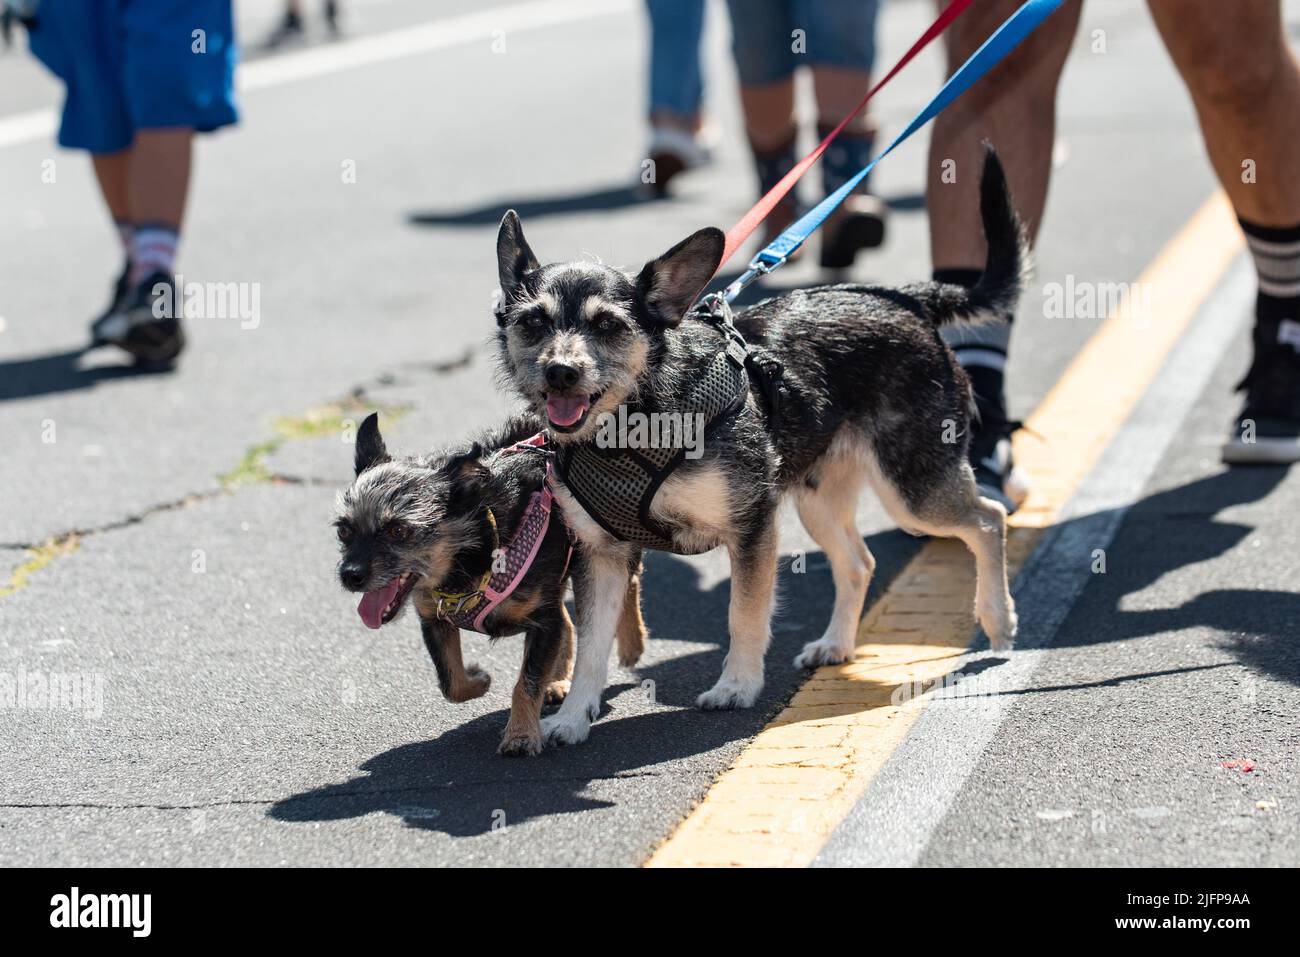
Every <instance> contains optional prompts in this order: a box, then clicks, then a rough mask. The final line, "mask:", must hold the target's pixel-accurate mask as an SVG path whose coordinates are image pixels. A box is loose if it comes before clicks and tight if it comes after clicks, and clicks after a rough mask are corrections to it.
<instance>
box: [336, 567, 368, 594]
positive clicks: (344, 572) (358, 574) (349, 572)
mask: <svg viewBox="0 0 1300 957" xmlns="http://www.w3.org/2000/svg"><path fill="white" fill-rule="evenodd" d="M369 574H370V569H369V568H367V567H366V566H365V565H363V564H361V563H360V562H348V563H347V564H346V565H344V566H343V567H342V568H340V569H339V579H340V580H341V581H342V582H343V587H344V588H350V589H352V590H353V591H360V590H361V586H362V585H364V584H365V583H366V578H367V577H368V576H369Z"/></svg>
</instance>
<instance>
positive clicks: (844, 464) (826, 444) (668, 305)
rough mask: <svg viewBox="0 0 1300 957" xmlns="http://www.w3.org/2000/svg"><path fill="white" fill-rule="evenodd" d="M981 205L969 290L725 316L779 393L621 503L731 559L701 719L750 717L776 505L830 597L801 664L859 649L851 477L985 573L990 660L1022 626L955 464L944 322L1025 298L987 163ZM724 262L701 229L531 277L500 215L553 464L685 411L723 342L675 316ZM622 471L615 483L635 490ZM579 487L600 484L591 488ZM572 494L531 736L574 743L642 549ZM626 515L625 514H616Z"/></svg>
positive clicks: (959, 450) (726, 423)
mask: <svg viewBox="0 0 1300 957" xmlns="http://www.w3.org/2000/svg"><path fill="white" fill-rule="evenodd" d="M980 211H981V214H982V218H983V224H984V232H985V235H986V237H987V239H988V259H987V262H986V264H985V269H984V273H983V276H982V278H981V279H980V281H979V283H978V284H977V285H976V286H975V287H974V288H972V289H965V288H962V287H959V286H952V285H944V284H940V283H934V282H923V283H914V284H911V285H907V286H903V287H901V288H885V287H877V286H861V285H837V286H827V287H822V288H817V289H807V290H799V291H796V292H792V293H789V294H787V295H782V296H778V297H776V298H772V299H768V300H766V301H764V302H761V303H759V304H757V305H755V306H753V307H751V308H750V309H748V310H746V311H745V312H744V313H743V314H741V315H740V316H739V317H738V318H737V319H736V321H735V325H736V327H737V328H738V329H739V331H740V332H741V333H742V334H743V335H744V337H745V339H746V340H747V341H748V343H749V344H750V345H751V346H752V347H754V349H755V354H756V355H757V356H759V357H760V358H762V359H763V360H764V361H765V362H767V363H768V365H769V366H771V365H773V364H779V365H780V366H783V373H782V374H781V376H780V378H779V379H776V387H775V390H774V391H775V393H776V395H775V396H774V397H769V396H768V395H766V394H760V392H761V390H760V389H758V388H753V387H750V388H749V389H748V391H747V394H744V395H742V397H741V398H740V400H739V401H738V403H737V404H736V406H735V407H733V408H731V409H729V410H727V411H725V412H724V413H722V414H719V415H717V417H716V418H715V419H714V420H713V421H711V422H710V423H709V425H708V431H707V433H706V438H705V441H704V449H703V454H702V455H699V456H698V457H695V458H691V457H679V459H678V462H677V464H676V465H675V468H672V470H671V471H670V472H668V473H667V474H665V473H664V472H663V471H657V472H655V473H654V475H653V479H652V481H651V483H650V488H649V490H648V491H647V492H646V495H645V496H644V497H643V498H642V499H641V502H640V507H639V509H636V510H634V511H636V512H637V514H638V518H637V521H639V522H640V523H641V524H642V525H647V526H651V527H652V528H653V529H654V530H655V531H656V533H658V534H659V535H661V536H664V537H666V539H667V545H666V546H662V545H661V546H659V547H668V548H670V549H671V550H674V551H680V552H684V553H692V552H697V551H700V550H702V549H705V548H712V547H715V546H719V545H722V546H725V547H726V548H727V550H728V552H729V554H730V559H731V571H732V581H731V605H730V614H729V618H730V632H731V635H730V638H731V641H730V648H729V650H728V653H727V657H726V663H725V665H724V667H723V670H722V675H721V677H720V678H719V679H718V682H717V684H716V685H715V686H714V687H713V688H712V689H711V690H709V691H707V692H705V693H704V694H702V695H700V697H699V699H698V704H699V705H700V707H703V708H733V707H748V706H750V705H752V704H753V703H754V701H755V699H756V698H757V696H758V693H759V691H760V690H761V688H762V686H763V658H764V653H765V651H766V649H767V645H768V641H769V635H770V619H771V616H772V609H773V603H774V592H775V585H776V575H777V541H776V513H777V506H778V504H779V502H780V501H781V499H782V497H783V496H786V495H788V496H790V497H791V498H793V499H794V501H795V504H796V506H797V508H798V512H799V516H800V518H801V520H802V521H803V524H804V526H805V527H806V528H807V529H808V532H809V533H810V534H811V535H812V537H813V538H814V539H815V540H816V542H817V543H818V545H819V546H820V547H821V548H822V549H823V550H824V551H825V553H826V556H827V558H828V560H829V562H830V565H831V570H832V574H833V577H834V580H835V595H836V597H835V604H834V608H833V609H832V611H831V616H830V623H829V625H828V626H827V628H826V631H825V633H824V634H823V635H822V637H821V638H820V639H818V640H817V641H813V642H809V643H808V644H807V645H805V646H804V649H803V651H802V653H801V654H800V655H799V656H798V657H797V658H796V659H795V664H796V666H799V667H813V666H816V665H821V664H827V663H833V662H840V661H845V660H847V659H849V658H851V657H852V655H853V653H854V643H855V636H856V631H857V626H858V621H859V618H860V615H861V612H862V605H863V601H864V599H865V596H866V593H867V586H868V583H869V581H870V578H871V574H872V571H873V569H874V567H875V560H874V559H873V558H872V556H871V553H870V552H869V551H868V549H867V547H866V545H865V544H864V543H863V541H862V536H861V535H860V534H859V532H858V529H857V527H856V525H855V522H854V511H855V505H856V502H857V499H858V495H859V492H860V490H861V488H862V486H863V485H864V484H865V485H869V486H871V488H872V489H873V490H874V492H875V493H876V495H877V496H878V497H879V498H880V501H881V502H882V504H883V505H884V507H885V509H886V510H887V511H888V512H889V514H890V515H891V516H892V517H893V518H894V520H895V521H896V522H898V524H899V525H900V526H901V527H902V528H904V529H906V530H907V531H909V532H912V533H915V534H918V535H937V536H946V537H956V538H960V539H961V540H962V541H963V542H965V543H966V545H967V546H968V547H969V548H970V550H971V551H972V552H973V553H974V555H975V561H976V567H977V571H978V586H977V591H976V596H975V614H976V616H977V618H978V620H979V623H980V625H981V626H982V627H983V629H984V631H985V632H986V634H987V635H988V637H989V639H990V641H991V642H992V644H993V647H994V648H997V649H1004V648H1009V647H1010V646H1011V644H1012V641H1013V639H1014V636H1015V633H1016V615H1015V609H1014V605H1013V604H1012V600H1011V596H1010V594H1009V592H1008V589H1007V570H1006V560H1005V549H1004V546H1005V521H1006V513H1005V511H1004V509H1003V508H1002V506H1001V505H999V504H997V503H996V502H993V501H990V500H988V499H986V498H982V497H981V496H980V495H979V492H978V490H977V486H976V484H975V479H974V476H973V474H972V472H971V469H970V467H969V465H968V464H967V461H966V448H967V444H968V441H969V435H968V426H969V422H970V418H971V416H972V414H973V412H974V408H973V403H972V398H971V391H970V384H969V380H968V379H967V377H966V374H965V373H964V372H963V371H962V368H961V366H960V365H959V364H958V363H957V361H956V359H955V357H954V356H953V354H952V352H951V351H949V349H948V348H947V347H946V346H945V345H944V343H943V340H942V339H941V338H940V336H939V327H940V326H943V325H944V324H946V323H950V322H955V321H959V320H960V321H970V322H977V321H980V320H981V319H982V318H984V317H993V316H1003V317H1005V316H1006V315H1008V314H1009V313H1010V311H1011V310H1012V309H1013V308H1014V306H1015V303H1016V300H1017V297H1018V296H1019V294H1020V291H1021V288H1022V284H1023V276H1022V270H1023V269H1024V264H1025V256H1026V253H1025V240H1024V232H1023V229H1022V227H1021V224H1020V222H1019V220H1018V218H1017V216H1016V213H1015V210H1014V208H1013V206H1012V202H1011V197H1010V195H1009V192H1008V189H1007V184H1006V178H1005V175H1004V173H1003V170H1002V166H1001V163H1000V162H999V161H998V159H997V156H996V155H995V154H994V153H993V151H992V149H989V151H988V154H987V157H986V161H985V165H984V171H983V175H982V179H981V194H980ZM722 250H723V235H722V233H721V232H720V231H719V230H717V229H702V230H700V231H699V232H697V233H695V234H694V235H692V236H690V237H689V238H687V239H685V240H683V241H682V242H680V243H678V244H677V245H676V246H674V247H673V248H672V249H670V250H669V251H668V252H666V253H664V254H663V255H662V256H660V257H659V258H658V259H655V260H652V261H651V262H649V263H647V264H646V266H645V267H644V268H643V269H642V270H641V271H640V273H639V274H636V275H631V274H625V273H623V272H620V271H619V270H617V269H613V268H610V267H607V266H604V265H600V264H596V263H590V262H570V263H564V264H553V265H547V266H542V265H540V264H539V262H538V260H537V257H536V256H534V255H533V252H532V250H531V249H530V248H529V247H528V244H527V242H526V241H525V239H524V235H523V230H522V228H521V226H520V222H519V218H518V216H517V215H516V214H515V213H514V212H513V211H511V212H509V213H507V214H506V216H505V218H504V219H503V220H502V223H501V228H500V231H499V233H498V237H497V259H498V267H499V274H500V282H501V293H502V295H501V298H500V301H499V304H498V306H497V309H496V315H497V324H498V330H497V339H498V343H499V360H500V366H501V370H502V374H503V377H504V378H506V379H507V380H508V381H509V382H510V383H511V384H512V385H513V387H514V388H515V389H516V390H517V391H518V393H519V394H520V395H521V396H522V397H523V398H524V399H525V400H526V401H528V402H529V403H530V404H531V405H532V407H533V408H534V409H535V410H536V411H537V413H538V415H539V416H543V415H544V416H545V417H546V419H547V422H548V432H549V434H550V437H551V439H552V440H553V441H554V442H555V443H557V445H558V448H559V450H560V451H559V454H560V456H561V460H563V457H564V455H565V453H566V451H569V452H571V453H572V450H574V449H578V448H588V447H594V446H595V445H597V444H599V443H598V442H597V437H598V435H600V434H601V432H600V430H601V429H602V428H604V427H606V426H607V425H608V423H609V422H610V421H612V420H611V416H612V417H614V418H615V419H618V420H619V421H622V420H623V418H625V417H626V416H627V415H628V410H634V411H637V412H641V413H646V414H653V413H656V412H663V411H665V410H670V411H681V404H682V397H683V396H684V395H688V394H692V395H693V394H695V393H693V392H692V389H693V386H694V384H695V383H698V382H701V381H703V380H705V379H706V378H707V377H709V376H710V375H711V374H712V373H711V370H712V369H713V367H714V365H715V364H716V362H717V358H718V356H719V354H720V353H721V352H723V351H724V350H725V349H726V347H727V339H726V338H725V337H724V333H723V332H722V331H720V329H719V327H718V326H717V325H716V324H713V323H710V322H705V321H701V320H700V319H699V318H698V317H697V316H696V315H691V316H690V317H689V318H688V316H687V313H688V310H689V309H690V308H691V306H692V304H693V303H694V302H695V299H696V297H697V296H698V295H699V293H700V291H701V289H702V288H703V287H704V286H705V284H706V283H707V282H708V281H709V279H710V278H711V277H712V276H713V274H714V272H715V270H716V269H717V267H718V264H719V260H720V259H721V255H722ZM773 399H775V400H776V401H773ZM620 407H623V408H622V409H621V410H620ZM686 411H690V410H686ZM592 454H594V453H592ZM638 454H646V453H645V450H642V451H641V452H640V453H638ZM662 461H663V460H662V459H659V460H656V462H657V463H661V462H662ZM642 467H643V468H644V464H642ZM561 474H563V473H561ZM570 478H571V477H570ZM637 478H639V476H633V480H632V481H631V484H630V485H629V487H632V488H643V487H645V483H641V484H640V485H638V484H637V483H636V481H635V479H637ZM610 481H612V482H613V484H614V485H615V486H617V485H618V480H617V478H615V479H613V480H610ZM609 484H610V482H606V485H609ZM587 487H588V489H595V491H596V492H600V491H601V486H600V485H599V484H596V485H593V484H590V483H588V485H587ZM576 488H577V485H576V484H575V483H573V482H572V481H568V482H557V483H556V495H557V500H558V501H559V503H560V506H561V507H562V508H563V510H564V512H565V514H566V515H567V516H568V519H569V522H570V525H571V527H572V528H573V529H574V532H575V534H576V536H577V539H578V543H579V549H580V551H582V552H583V553H584V558H585V560H584V561H583V563H582V565H581V566H580V567H579V568H578V569H577V570H576V572H575V578H574V583H573V587H574V597H575V607H576V613H577V635H578V648H577V661H576V666H575V671H574V677H573V684H572V689H571V691H570V692H569V695H568V697H567V698H566V700H565V701H564V704H563V705H562V706H561V707H560V709H559V711H558V712H557V713H556V714H554V715H552V716H549V717H548V718H546V719H545V720H544V721H543V723H542V728H543V734H544V736H545V737H546V738H547V739H548V740H553V741H556V742H562V743H573V742H578V741H582V740H584V739H585V738H586V737H587V735H588V733H589V731H590V725H591V722H592V721H593V720H594V718H595V716H596V715H597V714H598V713H599V707H600V697H601V693H602V691H603V690H604V687H605V682H606V675H607V668H608V660H609V651H610V646H611V644H612V643H613V640H614V635H615V631H616V626H617V622H618V619H619V615H620V614H621V611H622V595H623V594H624V592H625V590H626V585H627V581H628V568H629V567H630V565H631V562H630V559H629V555H630V553H631V551H632V549H633V541H635V538H636V535H637V533H636V532H635V531H629V530H628V524H627V519H626V514H627V509H626V506H627V503H626V502H623V503H620V502H618V501H617V494H612V493H611V494H601V495H593V494H587V495H583V496H581V498H579V497H578V496H575V494H574V490H575V489H576ZM633 504H636V503H633ZM620 508H622V510H623V513H624V515H623V517H621V518H620V517H618V516H617V515H615V516H614V517H611V514H612V513H614V512H618V511H619V509H620Z"/></svg>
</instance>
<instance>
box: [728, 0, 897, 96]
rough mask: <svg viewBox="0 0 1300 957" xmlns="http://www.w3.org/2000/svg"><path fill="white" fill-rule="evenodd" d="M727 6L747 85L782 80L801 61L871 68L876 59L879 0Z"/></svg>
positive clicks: (748, 0)
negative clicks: (796, 32) (799, 32)
mask: <svg viewBox="0 0 1300 957" xmlns="http://www.w3.org/2000/svg"><path fill="white" fill-rule="evenodd" d="M728 6H729V7H730V9H731V36H732V43H733V50H734V52H735V56H736V69H737V71H738V72H739V73H740V82H741V83H743V84H744V85H745V86H765V85H767V84H769V83H777V82H780V81H781V80H785V79H788V78H789V77H790V76H791V75H792V74H793V73H794V71H795V68H796V67H799V66H805V65H806V66H839V67H850V68H852V69H856V70H862V71H864V72H870V70H871V68H872V66H873V65H874V64H875V60H876V12H877V9H878V7H879V4H878V2H877V0H728ZM796 30H802V31H803V33H802V34H801V35H800V34H795V32H794V31H796ZM800 46H802V48H803V49H802V52H800V50H799V47H800Z"/></svg>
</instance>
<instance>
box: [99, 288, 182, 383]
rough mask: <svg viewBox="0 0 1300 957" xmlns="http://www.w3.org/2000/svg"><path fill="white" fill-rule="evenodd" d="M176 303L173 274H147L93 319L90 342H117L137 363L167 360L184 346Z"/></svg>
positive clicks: (173, 356) (177, 295)
mask: <svg viewBox="0 0 1300 957" xmlns="http://www.w3.org/2000/svg"><path fill="white" fill-rule="evenodd" d="M180 306H181V303H180V298H179V290H178V289H177V288H176V279H175V277H173V276H172V275H170V274H169V273H165V272H156V273H154V274H153V275H151V276H147V277H145V279H144V280H142V281H141V282H140V283H138V284H137V285H136V286H135V288H134V289H130V290H129V291H128V292H127V295H126V296H125V297H124V298H123V301H122V302H121V304H120V305H119V307H118V308H117V309H116V310H114V311H111V312H109V313H108V314H107V315H105V316H103V317H101V318H100V319H98V320H96V321H95V323H94V325H93V326H92V327H91V337H92V346H101V345H112V346H117V347H118V348H119V349H122V350H124V351H125V352H127V353H129V354H130V355H131V356H132V357H133V358H134V359H135V360H136V362H138V363H141V364H146V365H164V364H167V363H170V362H171V361H173V360H174V359H175V358H176V357H177V356H179V355H180V353H181V350H182V349H183V348H184V347H185V333H184V330H183V329H182V328H181V321H180V311H181V309H180Z"/></svg>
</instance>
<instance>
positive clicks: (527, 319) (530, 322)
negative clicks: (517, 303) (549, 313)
mask: <svg viewBox="0 0 1300 957" xmlns="http://www.w3.org/2000/svg"><path fill="white" fill-rule="evenodd" d="M521 321H522V322H523V324H524V325H526V326H527V327H528V328H529V329H540V328H542V326H544V325H546V316H545V315H544V314H543V313H540V312H530V313H528V314H527V315H525V316H524V318H523V319H522V320H521Z"/></svg>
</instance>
